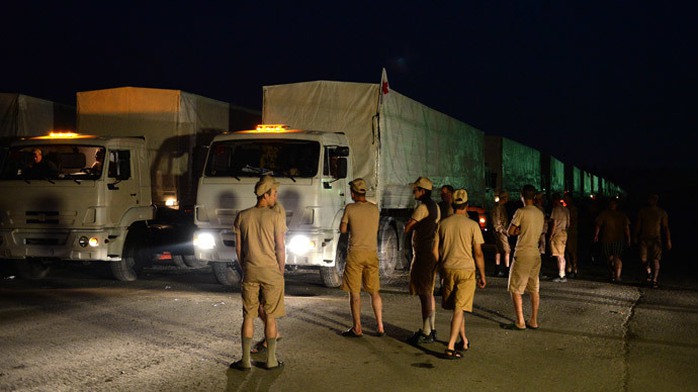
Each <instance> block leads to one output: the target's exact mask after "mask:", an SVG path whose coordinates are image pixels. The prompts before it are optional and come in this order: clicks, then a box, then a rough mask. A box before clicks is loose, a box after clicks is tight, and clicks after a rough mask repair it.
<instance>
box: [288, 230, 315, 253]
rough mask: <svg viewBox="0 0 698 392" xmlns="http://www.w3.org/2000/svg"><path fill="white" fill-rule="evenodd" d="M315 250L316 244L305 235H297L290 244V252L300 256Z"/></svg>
mask: <svg viewBox="0 0 698 392" xmlns="http://www.w3.org/2000/svg"><path fill="white" fill-rule="evenodd" d="M314 248H315V242H313V241H311V240H310V238H308V237H307V236H304V235H296V236H294V237H293V238H291V241H289V242H288V250H289V251H291V252H292V253H295V254H297V255H300V256H303V255H304V254H306V253H308V252H309V251H311V250H312V249H314Z"/></svg>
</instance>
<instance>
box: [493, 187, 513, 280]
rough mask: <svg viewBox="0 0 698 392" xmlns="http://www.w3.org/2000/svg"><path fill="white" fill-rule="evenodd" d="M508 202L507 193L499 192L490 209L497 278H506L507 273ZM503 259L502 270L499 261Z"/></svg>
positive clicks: (508, 250) (508, 252)
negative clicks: (495, 251) (495, 248)
mask: <svg viewBox="0 0 698 392" xmlns="http://www.w3.org/2000/svg"><path fill="white" fill-rule="evenodd" d="M508 202H509V193H507V192H501V193H500V194H499V198H498V199H496V200H495V204H494V207H493V208H492V225H493V226H494V236H495V239H494V241H495V242H494V244H495V246H496V247H497V253H495V254H494V265H495V275H496V276H499V277H503V276H507V274H508V272H509V254H510V253H511V247H510V246H509V233H508V229H509V214H508V213H507V208H506V204H507V203H508ZM502 258H503V259H504V268H501V262H502V261H501V259H502Z"/></svg>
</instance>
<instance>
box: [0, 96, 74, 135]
mask: <svg viewBox="0 0 698 392" xmlns="http://www.w3.org/2000/svg"><path fill="white" fill-rule="evenodd" d="M52 130H75V107H73V106H69V105H64V104H60V103H56V102H52V101H47V100H45V99H40V98H34V97H30V96H28V95H22V94H14V93H0V139H3V140H7V139H8V138H12V137H17V136H38V135H46V134H48V133H49V132H50V131H52Z"/></svg>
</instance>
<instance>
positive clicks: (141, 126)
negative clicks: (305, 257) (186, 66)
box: [0, 87, 259, 281]
mask: <svg viewBox="0 0 698 392" xmlns="http://www.w3.org/2000/svg"><path fill="white" fill-rule="evenodd" d="M231 113H234V114H235V116H231ZM232 117H234V119H235V120H240V121H239V122H237V123H235V122H234V123H233V126H234V127H239V126H243V125H244V124H248V123H255V122H256V120H257V119H258V118H259V116H258V114H255V113H254V112H246V111H242V110H237V109H235V108H232V109H231V106H230V105H229V104H227V103H224V102H220V101H215V100H212V99H209V98H205V97H201V96H198V95H194V94H190V93H186V92H183V91H179V90H162V89H145V88H134V87H123V88H114V89H106V90H95V91H86V92H79V93H77V123H78V127H77V128H78V129H77V130H78V132H57V133H53V134H50V135H44V136H36V137H22V138H19V139H18V140H15V141H13V142H12V143H11V144H10V147H9V150H8V157H7V159H6V160H5V162H4V164H3V166H2V167H1V168H0V258H1V259H4V260H11V261H14V262H15V264H16V265H17V267H18V272H19V273H20V275H22V276H23V277H26V278H33V279H37V278H41V277H43V276H45V275H46V273H47V272H48V270H49V268H50V264H51V263H52V262H55V261H80V262H91V261H102V262H109V263H110V266H111V271H112V272H113V274H114V276H115V277H116V278H117V279H119V280H123V281H131V280H135V279H137V277H138V274H139V272H140V270H141V269H142V268H143V267H144V266H147V265H149V264H152V263H153V262H155V261H157V260H161V261H164V262H169V263H173V264H178V265H180V266H185V267H187V266H188V267H197V266H200V265H201V264H199V263H200V262H198V261H197V260H196V259H195V258H194V257H193V253H194V250H193V247H192V243H191V239H192V235H193V231H194V228H195V226H194V222H193V206H194V201H195V195H196V186H197V183H198V174H199V171H200V168H201V166H202V163H203V157H204V156H205V146H207V145H208V144H209V143H210V141H211V140H212V138H213V136H214V135H216V134H218V133H220V132H222V131H225V130H227V129H228V128H229V127H230V126H231V118H232ZM37 149H38V150H41V155H42V157H43V164H39V165H36V164H34V163H33V161H32V160H33V155H34V154H35V151H36V150H37ZM197 157H201V158H200V159H197Z"/></svg>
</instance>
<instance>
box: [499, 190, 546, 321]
mask: <svg viewBox="0 0 698 392" xmlns="http://www.w3.org/2000/svg"><path fill="white" fill-rule="evenodd" d="M535 194H536V188H534V187H533V185H528V184H527V185H524V187H523V189H522V190H521V201H523V203H524V207H523V208H519V209H518V210H516V212H515V213H514V217H513V218H512V219H511V224H510V225H509V235H510V236H518V238H517V240H516V248H515V249H514V262H513V264H512V265H511V270H510V271H509V285H508V286H509V287H508V290H509V293H511V299H512V302H513V303H514V312H515V314H516V322H515V323H513V324H509V325H507V326H505V327H506V328H508V329H514V330H524V329H526V328H527V327H528V328H531V329H538V326H539V325H538V308H539V306H540V294H539V290H540V279H539V277H538V275H539V273H540V264H541V254H540V251H539V249H538V241H539V239H540V235H541V233H542V232H543V226H544V225H545V216H544V215H543V213H542V212H541V211H540V209H538V207H536V206H535V205H534V204H533V198H534V196H535ZM524 292H528V294H529V295H530V296H531V318H530V319H529V321H528V322H526V321H525V320H524V315H523V301H522V296H523V293H524Z"/></svg>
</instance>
